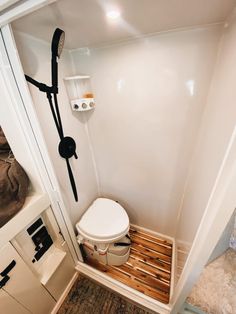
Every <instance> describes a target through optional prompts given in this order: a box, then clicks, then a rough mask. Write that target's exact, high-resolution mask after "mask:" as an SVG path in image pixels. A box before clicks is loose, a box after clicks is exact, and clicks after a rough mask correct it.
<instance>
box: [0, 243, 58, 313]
mask: <svg viewBox="0 0 236 314" xmlns="http://www.w3.org/2000/svg"><path fill="white" fill-rule="evenodd" d="M9 265H12V269H10V270H9V272H8V274H7V276H9V280H8V281H7V282H6V284H5V285H4V286H3V287H2V289H1V290H0V291H1V301H2V299H3V301H4V302H3V304H1V303H2V302H1V303H0V304H1V305H0V308H1V307H3V310H2V311H1V310H0V313H4V314H12V313H17V314H18V313H27V310H28V311H29V312H30V313H34V314H46V313H50V311H51V310H52V309H53V307H54V306H55V303H56V302H55V300H54V299H53V298H52V297H51V295H50V294H49V293H48V292H47V290H46V289H45V288H44V287H43V286H42V285H41V284H40V281H39V280H37V278H36V277H35V276H34V274H33V273H32V272H31V270H30V269H29V268H28V267H27V265H26V264H25V262H24V261H23V260H22V258H21V257H20V255H19V254H18V253H17V251H16V250H15V249H14V248H13V246H12V245H11V244H10V243H7V244H6V245H5V246H4V247H3V248H2V249H1V250H0V273H2V272H3V271H4V270H6V269H7V267H8V266H9ZM10 268H11V267H10ZM4 277H5V276H1V277H0V280H2V279H4ZM6 293H7V294H8V295H9V296H11V297H12V298H13V300H14V301H16V302H18V303H20V305H22V306H23V307H19V311H18V308H17V311H15V310H14V309H15V308H16V306H17V305H16V303H15V302H14V301H13V300H10V299H9V298H7V297H6ZM4 304H5V305H4ZM24 308H25V309H24Z"/></svg>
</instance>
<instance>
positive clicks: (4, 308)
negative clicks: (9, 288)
mask: <svg viewBox="0 0 236 314" xmlns="http://www.w3.org/2000/svg"><path fill="white" fill-rule="evenodd" d="M0 313H2V314H13V313H17V314H29V313H30V312H29V311H28V310H26V309H25V308H24V307H23V306H22V305H21V304H20V303H18V302H17V301H15V300H14V299H13V298H12V297H11V296H10V295H8V294H7V292H6V291H4V290H3V289H1V290H0Z"/></svg>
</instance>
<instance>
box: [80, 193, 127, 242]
mask: <svg viewBox="0 0 236 314" xmlns="http://www.w3.org/2000/svg"><path fill="white" fill-rule="evenodd" d="M76 227H77V230H78V232H79V233H80V234H82V235H83V236H84V237H85V238H87V239H89V240H91V241H95V242H103V243H104V242H109V241H113V240H114V241H115V240H117V239H119V238H120V237H122V236H123V235H125V234H126V233H128V231H129V217H128V215H127V213H126V211H125V210H124V208H123V207H122V206H121V205H119V204H118V203H117V202H115V201H112V200H110V199H107V198H98V199H96V200H95V201H94V202H93V204H92V205H91V206H90V207H89V208H88V210H87V211H86V212H85V213H84V215H83V217H82V218H81V220H80V221H79V222H78V223H77V225H76Z"/></svg>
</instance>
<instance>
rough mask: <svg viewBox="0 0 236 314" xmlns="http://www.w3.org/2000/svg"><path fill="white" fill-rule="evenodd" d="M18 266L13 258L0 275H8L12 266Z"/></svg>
mask: <svg viewBox="0 0 236 314" xmlns="http://www.w3.org/2000/svg"><path fill="white" fill-rule="evenodd" d="M15 266H16V261H15V260H13V261H12V262H11V263H10V264H9V265H8V266H7V267H6V268H5V269H4V270H3V271H2V272H1V273H0V275H1V276H2V277H5V276H7V274H8V273H9V272H10V271H11V270H12V268H14V267H15Z"/></svg>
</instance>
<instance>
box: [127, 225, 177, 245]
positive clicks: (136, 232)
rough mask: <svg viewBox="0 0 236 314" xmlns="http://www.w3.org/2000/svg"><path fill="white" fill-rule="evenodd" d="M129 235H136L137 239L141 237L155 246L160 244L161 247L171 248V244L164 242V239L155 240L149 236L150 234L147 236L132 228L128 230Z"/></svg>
mask: <svg viewBox="0 0 236 314" xmlns="http://www.w3.org/2000/svg"><path fill="white" fill-rule="evenodd" d="M129 232H130V234H131V235H132V234H133V235H136V236H138V237H141V238H144V239H146V240H149V241H152V242H154V243H156V244H160V245H163V246H166V247H170V248H171V247H172V243H171V242H168V241H167V240H164V239H161V238H157V237H155V236H153V235H150V234H147V233H144V232H142V231H138V230H135V229H133V228H130V230H129Z"/></svg>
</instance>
